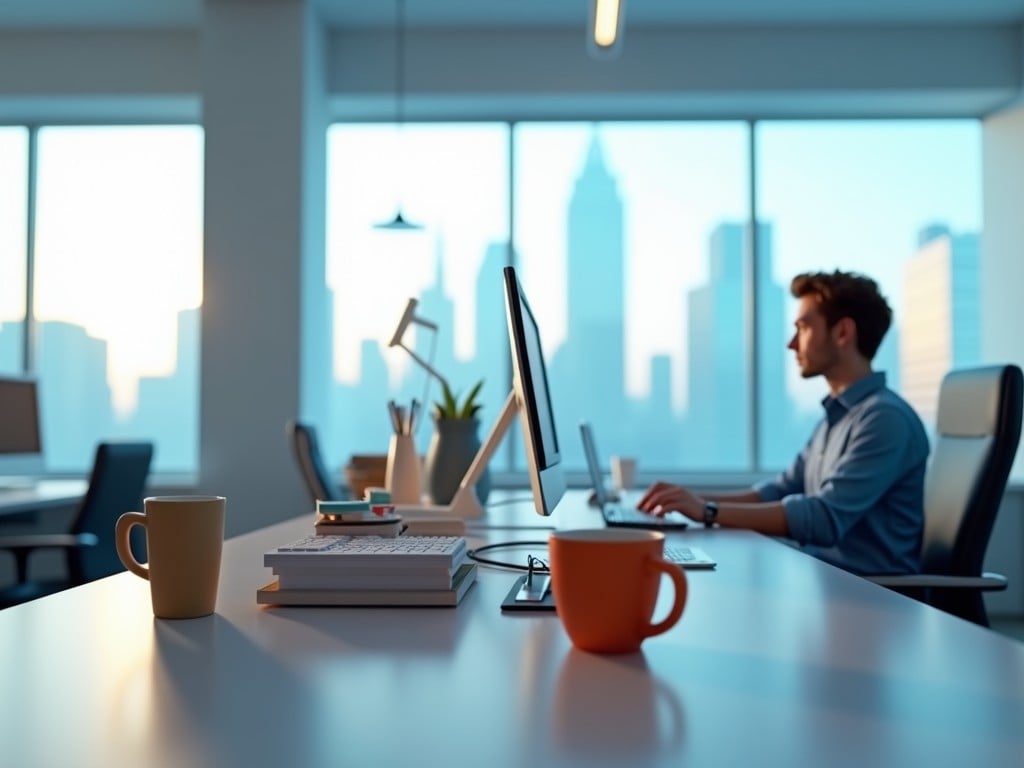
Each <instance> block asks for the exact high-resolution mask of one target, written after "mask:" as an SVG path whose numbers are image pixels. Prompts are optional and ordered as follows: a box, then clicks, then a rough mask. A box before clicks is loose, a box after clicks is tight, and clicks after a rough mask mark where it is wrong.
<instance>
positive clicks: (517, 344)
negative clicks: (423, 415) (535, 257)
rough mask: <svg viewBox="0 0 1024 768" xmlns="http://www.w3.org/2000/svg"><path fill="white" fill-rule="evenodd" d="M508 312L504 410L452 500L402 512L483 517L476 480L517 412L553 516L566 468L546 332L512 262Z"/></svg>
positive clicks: (544, 511) (538, 495)
mask: <svg viewBox="0 0 1024 768" xmlns="http://www.w3.org/2000/svg"><path fill="white" fill-rule="evenodd" d="M505 316H506V318H507V319H508V328H509V344H510V346H511V350H512V391H511V392H509V396H508V398H507V399H506V400H505V404H504V406H503V407H502V410H501V413H500V414H499V415H498V418H497V419H496V420H495V424H494V426H493V427H492V428H490V433H489V434H488V435H487V436H486V438H484V440H483V442H482V443H481V445H480V449H479V451H477V452H476V456H475V457H474V458H473V461H472V463H471V464H470V465H469V468H468V469H467V470H466V473H465V474H464V475H463V478H462V481H461V482H460V483H459V488H458V489H457V490H456V493H455V496H454V497H453V498H452V502H451V504H449V505H447V506H432V507H421V506H419V505H409V504H398V505H396V511H397V512H398V513H399V514H407V515H411V514H414V513H417V512H430V513H435V514H442V515H452V516H455V517H462V518H473V517H480V516H481V515H482V514H483V507H482V506H481V504H480V501H479V499H477V497H476V482H477V480H479V479H480V475H481V474H482V473H483V468H484V467H486V466H487V463H488V462H489V461H490V458H492V457H493V456H494V455H495V452H496V451H497V450H498V445H499V444H501V441H502V438H503V437H504V436H505V433H506V432H508V429H509V427H510V426H511V425H512V422H513V421H515V418H516V416H518V417H519V423H520V424H522V436H523V446H524V447H525V451H526V467H527V469H528V473H529V485H530V488H531V489H532V492H534V504H535V505H536V507H537V512H538V514H541V515H550V514H551V513H552V512H553V511H554V509H555V505H557V504H558V502H559V500H560V499H561V498H562V496H563V495H564V494H565V472H564V469H563V467H562V457H561V453H560V451H559V447H558V433H557V432H556V431H555V417H554V413H553V411H552V407H551V393H550V391H549V389H548V372H547V369H546V368H545V365H544V353H543V350H542V347H541V334H540V332H539V331H538V328H537V319H536V318H535V317H534V312H532V311H531V310H530V308H529V303H528V302H527V301H526V297H525V296H524V295H523V292H522V286H520V285H519V280H518V279H517V278H516V273H515V269H514V268H513V267H511V266H507V267H505Z"/></svg>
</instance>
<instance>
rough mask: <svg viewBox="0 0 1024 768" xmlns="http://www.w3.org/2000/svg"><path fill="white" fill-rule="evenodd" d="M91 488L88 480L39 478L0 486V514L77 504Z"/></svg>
mask: <svg viewBox="0 0 1024 768" xmlns="http://www.w3.org/2000/svg"><path fill="white" fill-rule="evenodd" d="M88 488H89V483H88V481H87V480H75V479H67V480H39V481H38V482H35V483H33V484H32V485H26V486H24V487H11V488H4V487H0V516H3V515H13V514H17V513H21V512H35V511H37V510H42V509H51V508H53V507H66V506H72V505H74V504H77V503H78V502H80V501H81V500H82V497H84V496H85V492H86V491H87V490H88Z"/></svg>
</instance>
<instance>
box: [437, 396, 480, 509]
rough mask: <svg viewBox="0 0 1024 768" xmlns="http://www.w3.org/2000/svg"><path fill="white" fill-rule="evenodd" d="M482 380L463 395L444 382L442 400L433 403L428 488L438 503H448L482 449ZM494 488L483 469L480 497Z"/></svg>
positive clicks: (477, 490) (477, 486)
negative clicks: (480, 414) (480, 413)
mask: <svg viewBox="0 0 1024 768" xmlns="http://www.w3.org/2000/svg"><path fill="white" fill-rule="evenodd" d="M483 385H484V382H483V379H481V380H480V381H478V382H477V383H476V384H475V385H474V386H473V388H472V389H470V390H469V393H468V394H467V395H466V396H465V397H464V398H461V397H460V396H459V395H458V394H457V393H455V392H453V391H452V389H451V387H450V386H449V385H448V383H447V382H446V381H442V382H441V399H440V400H438V401H436V402H435V403H434V434H433V435H432V436H431V438H430V445H429V446H427V455H426V459H425V461H424V473H425V474H426V484H427V491H428V492H429V493H430V498H431V500H432V501H433V502H434V503H435V504H449V503H451V500H452V498H453V497H454V496H455V492H456V491H458V489H459V483H461V482H462V478H463V476H464V475H465V474H466V470H467V469H469V465H470V464H472V463H473V459H474V458H475V457H476V454H477V451H479V450H480V435H479V427H480V419H479V418H477V414H478V413H479V412H480V408H481V407H482V406H481V405H480V403H478V402H477V397H479V395H480V390H481V388H482V387H483ZM490 490H491V480H490V473H489V472H488V470H487V469H486V468H484V471H483V473H482V474H481V476H480V479H479V480H478V481H477V484H476V494H477V498H478V499H479V500H480V502H481V503H483V502H484V501H485V500H486V499H487V495H488V494H489V493H490Z"/></svg>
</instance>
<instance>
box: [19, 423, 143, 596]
mask: <svg viewBox="0 0 1024 768" xmlns="http://www.w3.org/2000/svg"><path fill="white" fill-rule="evenodd" d="M152 459H153V444H152V443H146V442H142V443H100V444H99V445H98V446H97V448H96V457H95V460H94V461H93V467H92V474H91V475H90V477H89V488H88V490H87V491H86V493H85V498H84V499H83V500H82V503H81V504H80V505H79V507H78V512H77V514H76V515H75V519H74V521H73V523H72V525H71V530H70V532H68V533H54V534H49V533H44V534H26V535H18V536H0V550H7V551H8V552H10V553H11V554H13V555H14V561H15V567H16V574H17V583H16V584H14V585H12V586H10V587H7V588H5V589H2V590H0V607H7V606H11V605H16V604H18V603H24V602H26V601H28V600H33V599H35V598H37V597H42V596H43V595H49V594H52V593H54V592H60V591H61V590H64V589H68V588H70V587H75V586H78V585H79V584H85V583H86V582H89V581H94V580H96V579H100V578H103V577H104V576H110V575H111V574H114V573H119V572H121V571H123V570H124V569H125V568H124V565H122V564H121V560H120V558H119V557H118V556H117V550H116V549H115V548H114V524H115V523H116V522H117V518H118V517H120V516H121V515H122V514H123V513H124V512H130V511H132V510H139V511H141V509H142V507H141V504H142V496H143V492H144V490H145V487H146V479H147V478H148V477H149V465H150V462H151V461H152ZM53 548H57V549H61V550H63V551H64V553H65V555H66V558H67V575H66V577H65V578H63V579H56V580H52V581H30V580H29V560H30V557H31V555H32V553H33V552H36V551H38V550H40V549H53Z"/></svg>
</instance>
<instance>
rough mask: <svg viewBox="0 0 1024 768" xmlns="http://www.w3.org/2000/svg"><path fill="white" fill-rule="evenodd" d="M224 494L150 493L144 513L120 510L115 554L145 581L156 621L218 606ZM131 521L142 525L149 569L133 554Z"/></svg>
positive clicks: (208, 611)
mask: <svg viewBox="0 0 1024 768" xmlns="http://www.w3.org/2000/svg"><path fill="white" fill-rule="evenodd" d="M225 505H226V501H225V499H224V497H223V496H151V497H149V498H147V499H146V500H145V501H144V502H143V508H144V509H145V512H125V513H124V514H123V515H121V517H120V518H118V521H117V526H116V528H115V529H114V540H115V543H116V545H117V554H118V556H119V557H120V558H121V562H122V563H124V565H125V567H126V568H127V569H128V570H129V571H131V572H132V573H134V574H135V575H136V576H141V577H142V578H144V579H148V580H149V589H150V595H151V596H152V599H153V613H154V615H155V616H157V618H161V619H192V618H196V617H197V616H209V615H210V614H211V613H213V611H214V608H215V607H216V604H217V587H218V582H219V581H220V556H221V548H222V543H223V541H224V508H225ZM133 525H141V526H142V527H144V528H145V529H146V553H147V554H148V555H149V565H148V567H147V566H145V565H142V564H140V563H139V562H138V561H137V560H136V559H135V557H134V556H133V555H132V550H131V545H130V543H129V538H128V537H129V534H130V532H131V528H132V526H133Z"/></svg>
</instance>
